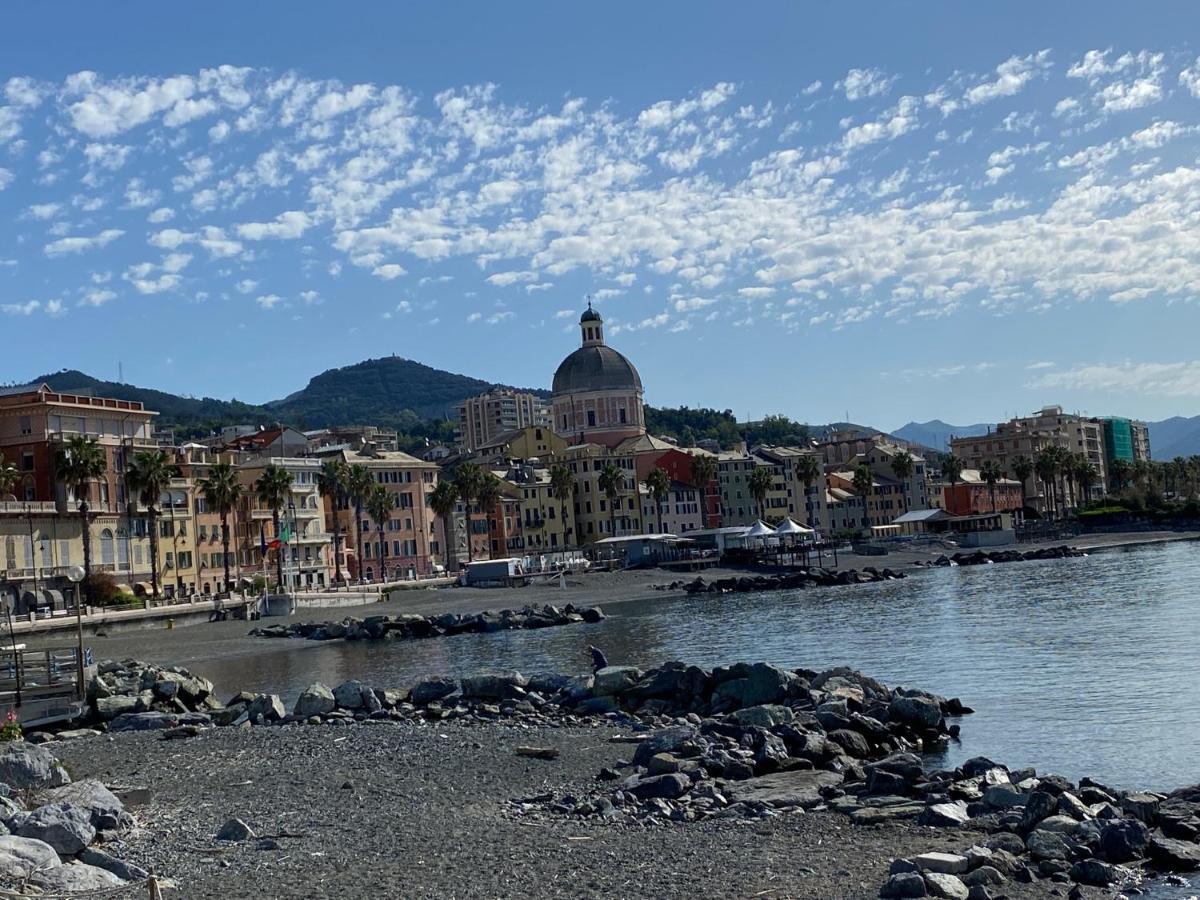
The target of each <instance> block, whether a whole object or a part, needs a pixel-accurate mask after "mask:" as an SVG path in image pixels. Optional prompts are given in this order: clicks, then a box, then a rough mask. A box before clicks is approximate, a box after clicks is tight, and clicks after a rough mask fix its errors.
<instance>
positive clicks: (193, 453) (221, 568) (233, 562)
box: [174, 444, 242, 594]
mask: <svg viewBox="0 0 1200 900" xmlns="http://www.w3.org/2000/svg"><path fill="white" fill-rule="evenodd" d="M174 454H175V465H176V467H178V469H179V474H180V476H181V477H182V478H185V479H187V480H188V481H189V482H190V483H191V485H192V486H193V491H192V527H193V529H194V534H195V537H194V547H195V550H194V552H195V555H196V559H195V565H196V589H197V590H198V591H199V592H200V593H202V594H210V593H220V592H221V591H222V590H224V589H225V585H224V582H225V558H224V554H225V551H224V545H223V543H222V540H221V516H220V514H219V513H218V512H217V511H216V510H213V509H209V507H208V502H207V501H206V500H205V499H204V492H203V491H202V490H201V483H202V482H203V480H204V479H205V478H207V477H208V475H209V473H210V472H211V471H212V466H213V464H214V463H216V462H220V461H222V460H224V461H226V462H234V461H235V460H236V455H235V454H226V455H225V456H221V455H220V454H219V453H217V452H216V451H215V450H213V449H211V448H209V447H205V446H204V445H203V444H184V445H183V446H181V447H176V448H174ZM238 513H239V510H236V509H235V510H234V511H233V512H232V513H230V514H229V577H230V580H231V581H232V582H233V585H234V586H236V585H237V584H238V579H239V578H240V577H241V574H242V573H241V560H240V558H239V556H238V554H237V552H236V550H237V533H238V529H237V525H238V520H237V517H238Z"/></svg>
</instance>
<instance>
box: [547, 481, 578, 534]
mask: <svg viewBox="0 0 1200 900" xmlns="http://www.w3.org/2000/svg"><path fill="white" fill-rule="evenodd" d="M550 491H551V492H552V493H553V494H554V496H555V497H557V498H558V503H559V511H558V513H559V515H560V516H561V517H562V530H563V546H564V547H569V546H570V545H571V530H570V529H568V528H567V500H568V499H569V498H570V496H571V494H572V493H574V491H575V476H574V475H573V474H572V473H571V470H570V469H569V468H567V467H566V466H564V465H563V464H562V463H555V464H554V465H553V466H551V467H550Z"/></svg>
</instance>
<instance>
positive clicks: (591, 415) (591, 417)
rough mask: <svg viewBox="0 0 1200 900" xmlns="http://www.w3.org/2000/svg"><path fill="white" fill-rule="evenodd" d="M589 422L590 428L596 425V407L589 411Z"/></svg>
mask: <svg viewBox="0 0 1200 900" xmlns="http://www.w3.org/2000/svg"><path fill="white" fill-rule="evenodd" d="M587 423H588V427H589V428H595V427H596V411H595V410H594V409H589V410H588V411H587Z"/></svg>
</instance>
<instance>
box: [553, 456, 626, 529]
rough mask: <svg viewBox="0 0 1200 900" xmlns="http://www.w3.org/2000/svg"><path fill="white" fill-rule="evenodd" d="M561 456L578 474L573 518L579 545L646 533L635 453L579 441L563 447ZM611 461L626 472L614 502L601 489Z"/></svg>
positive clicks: (568, 466) (576, 474) (576, 476)
mask: <svg viewBox="0 0 1200 900" xmlns="http://www.w3.org/2000/svg"><path fill="white" fill-rule="evenodd" d="M560 459H561V461H562V462H563V464H564V465H566V466H567V468H569V469H570V470H571V474H572V475H574V476H575V497H574V502H573V503H572V511H573V516H572V519H573V525H574V532H575V533H574V538H575V543H576V546H583V545H585V544H591V543H594V542H595V541H598V540H600V539H601V538H606V537H622V536H624V535H631V534H641V533H642V502H641V497H640V496H639V495H638V480H637V469H636V463H635V459H634V457H633V456H631V455H621V454H617V453H615V452H614V451H612V450H609V449H608V448H607V447H605V446H604V445H603V444H576V445H574V446H571V447H567V448H566V449H565V450H563V452H562V453H561V454H560ZM610 463H611V464H612V465H614V466H616V467H617V468H618V469H620V470H621V471H622V472H624V473H625V479H624V481H623V482H622V484H621V485H620V487H619V489H618V491H617V496H616V498H615V499H614V501H613V502H612V504H611V505H610V504H609V500H608V496H607V495H606V494H605V492H604V491H603V490H601V488H600V473H601V472H602V471H603V470H604V467H605V466H606V465H607V464H610Z"/></svg>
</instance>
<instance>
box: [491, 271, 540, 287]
mask: <svg viewBox="0 0 1200 900" xmlns="http://www.w3.org/2000/svg"><path fill="white" fill-rule="evenodd" d="M537 279H538V276H537V273H536V272H497V273H496V274H495V275H489V276H488V278H487V283H488V284H490V285H494V286H495V287H508V285H510V284H518V283H520V282H522V281H537Z"/></svg>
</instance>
